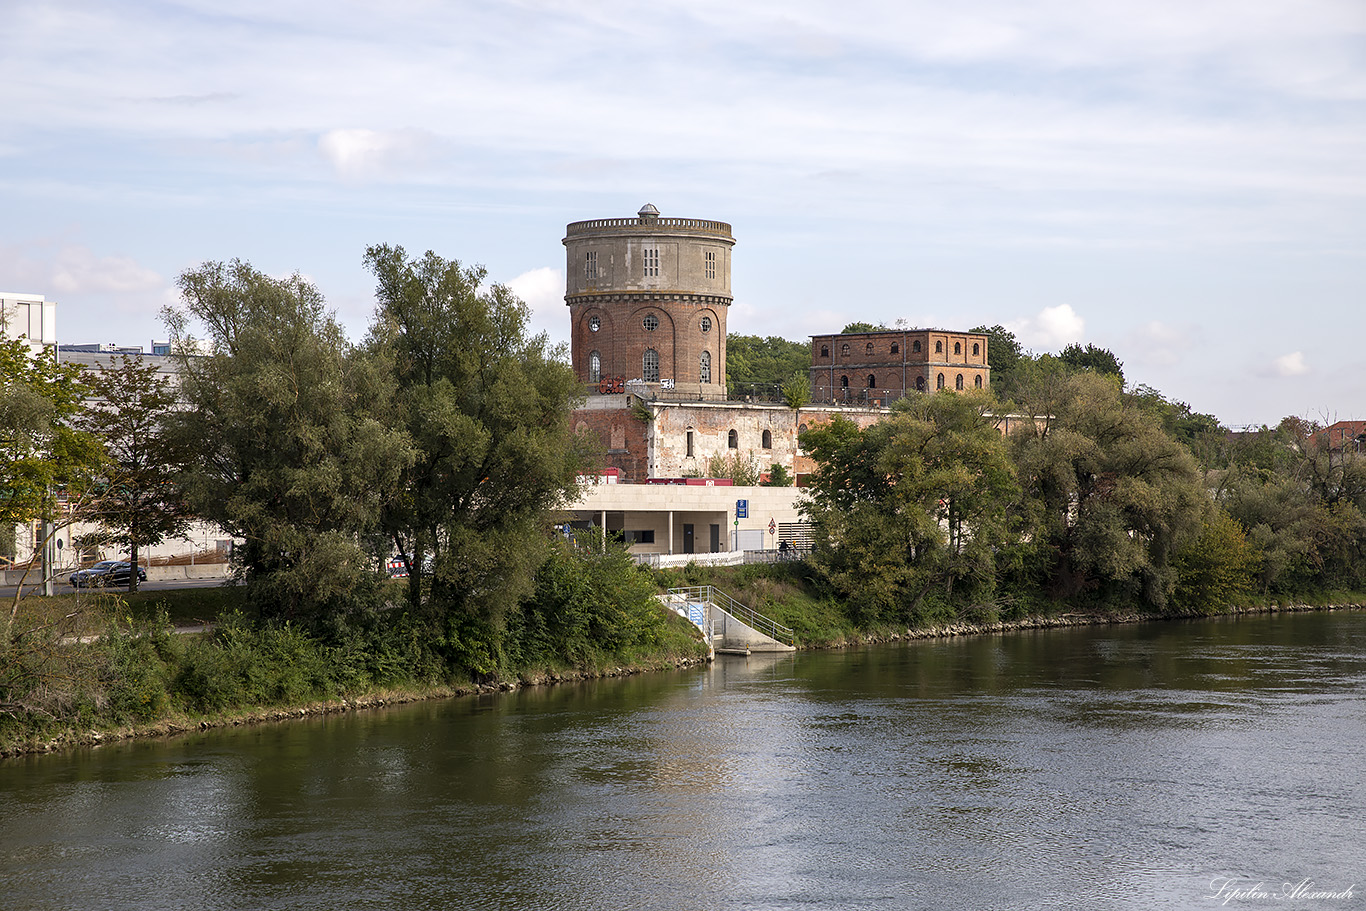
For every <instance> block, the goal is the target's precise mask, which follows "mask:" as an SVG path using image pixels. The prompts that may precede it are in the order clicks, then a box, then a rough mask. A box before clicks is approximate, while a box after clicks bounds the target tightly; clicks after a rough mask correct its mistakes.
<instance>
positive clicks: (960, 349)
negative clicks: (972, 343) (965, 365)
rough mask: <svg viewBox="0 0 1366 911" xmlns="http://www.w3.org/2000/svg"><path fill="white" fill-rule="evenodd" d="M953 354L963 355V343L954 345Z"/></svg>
mask: <svg viewBox="0 0 1366 911" xmlns="http://www.w3.org/2000/svg"><path fill="white" fill-rule="evenodd" d="M953 353H954V354H962V353H963V346H962V344H961V343H959V342H954V343H953Z"/></svg>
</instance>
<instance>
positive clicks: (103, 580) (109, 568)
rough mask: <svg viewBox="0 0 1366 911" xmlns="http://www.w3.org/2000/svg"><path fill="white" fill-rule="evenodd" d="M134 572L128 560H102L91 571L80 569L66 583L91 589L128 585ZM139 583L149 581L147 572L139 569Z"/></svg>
mask: <svg viewBox="0 0 1366 911" xmlns="http://www.w3.org/2000/svg"><path fill="white" fill-rule="evenodd" d="M131 572H132V568H131V564H130V563H129V562H128V561H127V560H101V561H100V562H98V563H96V564H95V565H94V566H92V567H90V568H89V569H78V570H76V571H75V572H74V573H72V574H71V576H70V578H68V579H67V580H66V581H67V582H69V583H70V584H71V587H72V588H89V587H91V586H97V585H127V584H128V575H129V573H131ZM138 581H139V582H146V581H147V570H145V569H143V568H142V567H141V566H139V567H138Z"/></svg>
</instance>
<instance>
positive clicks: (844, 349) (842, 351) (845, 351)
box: [840, 345, 849, 357]
mask: <svg viewBox="0 0 1366 911" xmlns="http://www.w3.org/2000/svg"><path fill="white" fill-rule="evenodd" d="M840 354H842V355H844V356H845V357H848V356H849V346H848V345H842V346H840Z"/></svg>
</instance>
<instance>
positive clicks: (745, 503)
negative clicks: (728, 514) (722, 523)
mask: <svg viewBox="0 0 1366 911" xmlns="http://www.w3.org/2000/svg"><path fill="white" fill-rule="evenodd" d="M735 518H737V519H748V518H749V500H736V501H735Z"/></svg>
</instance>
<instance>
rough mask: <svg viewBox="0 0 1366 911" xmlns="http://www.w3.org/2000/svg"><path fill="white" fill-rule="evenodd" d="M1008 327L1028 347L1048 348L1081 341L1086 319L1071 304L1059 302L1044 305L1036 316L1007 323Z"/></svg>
mask: <svg viewBox="0 0 1366 911" xmlns="http://www.w3.org/2000/svg"><path fill="white" fill-rule="evenodd" d="M1006 328H1007V329H1009V330H1010V331H1011V332H1014V333H1015V337H1016V338H1018V339H1019V340H1020V343H1021V344H1023V345H1024V346H1025V347H1026V348H1035V349H1045V350H1047V349H1054V348H1062V347H1065V346H1067V345H1070V344H1072V343H1073V342H1080V341H1081V340H1082V337H1083V333H1084V332H1085V331H1086V320H1084V319H1082V318H1081V316H1079V315H1078V314H1077V312H1076V311H1075V310H1073V309H1072V306H1071V305H1070V304H1059V305H1058V306H1056V307H1044V308H1043V309H1042V310H1040V311H1039V312H1038V314H1037V315H1035V316H1029V317H1025V318H1024V319H1018V320H1013V321H1011V322H1009V323H1006Z"/></svg>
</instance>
